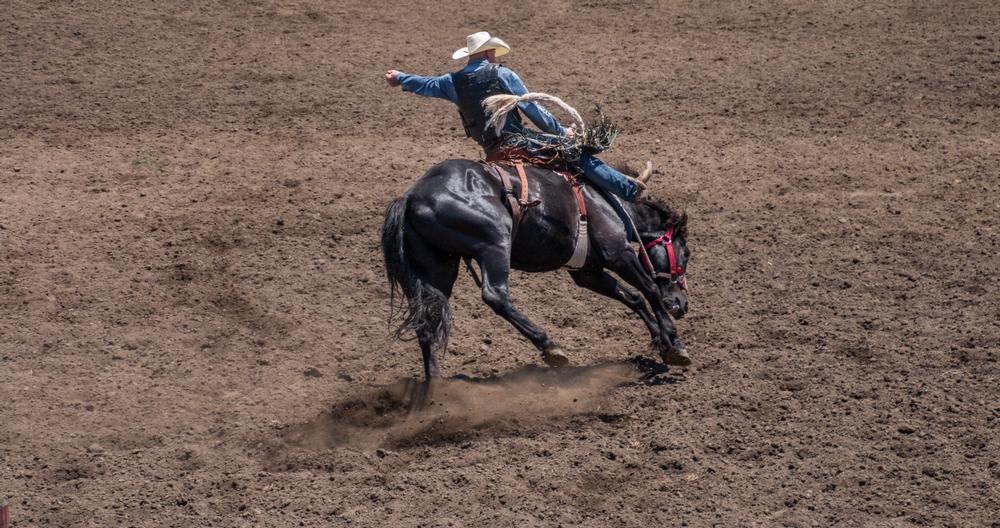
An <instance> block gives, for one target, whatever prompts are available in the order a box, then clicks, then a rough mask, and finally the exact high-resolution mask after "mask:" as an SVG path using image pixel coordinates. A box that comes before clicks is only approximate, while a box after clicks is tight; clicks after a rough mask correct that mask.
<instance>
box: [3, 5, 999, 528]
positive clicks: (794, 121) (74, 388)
mask: <svg viewBox="0 0 1000 528" xmlns="http://www.w3.org/2000/svg"><path fill="white" fill-rule="evenodd" d="M0 11H2V15H0V42H2V46H0V49H2V52H0V53H2V60H0V87H2V97H0V504H4V503H6V504H9V506H10V511H11V520H12V525H13V526H15V527H18V528H20V527H29V526H30V527H34V526H60V527H62V526H122V527H125V526H138V527H154V526H156V527H159V526H212V527H230V526H231V527H237V526H469V527H479V526H511V525H523V526H664V525H665V526H956V527H958V526H961V527H965V526H998V525H1000V454H998V453H1000V388H998V383H997V380H998V378H1000V368H998V362H997V361H998V355H1000V294H998V292H1000V255H998V246H997V244H998V238H1000V225H998V221H997V218H998V216H1000V33H998V32H997V28H998V27H1000V4H997V3H996V2H991V1H988V0H980V1H957V2H941V1H925V2H886V1H868V2H860V1H844V2H832V3H814V2H802V1H797V0H793V1H787V2H731V3H711V2H694V1H677V2H673V1H670V2H666V1H664V2H656V1H643V0H639V1H635V2H623V1H616V0H587V1H582V2H561V1H556V2H548V3H542V4H539V3H536V2H523V1H516V0H515V1H511V2H505V3H470V4H462V5H457V4H456V5H442V4H440V3H436V2H410V1H407V2H396V3H372V2H354V1H350V0H345V1H342V2H320V1H310V0H304V1H287V2H278V1H270V0H254V1H250V2H237V1H208V2H198V3H183V2H149V1H140V2H121V1H104V2H97V1H90V0H83V1H80V0H78V1H74V2H53V1H44V2H33V1H31V2H29V1H24V0H12V1H7V2H6V3H5V4H4V6H3V9H2V10H0ZM479 30H488V31H491V32H493V33H494V34H497V35H500V36H501V37H503V38H504V39H505V40H506V41H507V42H509V43H510V44H511V45H512V47H513V52H512V53H511V54H510V55H508V56H507V57H504V61H505V63H506V64H508V65H509V66H510V67H512V68H513V69H514V70H515V71H517V72H518V73H519V74H520V75H521V77H522V78H523V79H524V80H525V82H526V83H527V85H528V87H529V88H530V89H532V90H537V91H544V92H548V93H552V94H555V95H559V96H561V97H562V98H564V99H566V100H567V101H569V102H570V103H571V104H573V105H575V106H576V107H577V108H580V109H581V110H586V109H588V108H589V107H591V106H592V105H593V104H596V103H599V104H601V105H602V107H603V109H604V110H605V112H606V113H607V114H608V115H609V116H611V117H612V118H614V119H616V120H617V121H618V122H619V123H620V124H621V125H622V126H623V127H624V129H625V132H624V133H623V135H622V136H621V137H620V139H619V140H618V142H617V144H616V146H615V149H614V150H613V151H612V152H609V153H608V154H607V155H606V156H605V157H606V159H608V160H611V161H615V160H618V161H621V160H627V161H631V162H632V163H633V164H636V162H638V161H641V160H644V159H647V158H649V159H652V160H653V162H654V163H655V165H656V167H657V172H656V174H655V176H654V179H653V181H652V186H651V190H652V192H653V194H654V195H657V196H659V197H661V198H665V199H666V200H667V201H668V202H670V203H671V204H672V205H674V206H675V207H678V208H683V209H686V210H687V211H688V213H689V214H690V216H691V223H690V227H691V237H690V246H691V248H692V250H693V251H694V257H693V259H692V261H691V263H690V266H689V280H690V283H691V287H692V298H691V312H690V314H689V316H688V317H687V318H685V319H684V320H682V321H680V322H679V323H678V328H679V331H680V333H681V336H682V338H683V339H684V340H685V342H686V344H687V345H688V348H689V351H690V352H691V354H692V356H693V358H694V364H693V365H692V366H691V367H690V368H687V369H676V368H671V369H669V370H666V369H663V368H661V367H658V366H657V364H656V363H655V362H654V361H652V360H651V359H648V358H646V357H645V356H646V355H647V354H648V350H647V340H648V338H647V336H646V334H645V330H644V328H643V327H642V324H641V323H640V322H639V321H638V320H637V319H636V318H635V317H633V316H631V315H630V314H629V313H628V312H627V310H626V309H625V308H624V307H623V306H620V305H617V304H614V303H613V302H612V301H609V300H606V299H603V298H598V297H597V296H596V295H594V294H591V293H589V292H585V291H582V290H579V289H577V288H575V287H574V286H573V284H572V282H571V281H570V280H569V278H568V277H567V276H566V275H565V274H564V273H554V274H546V275H528V274H520V273H516V274H514V276H513V278H512V291H513V295H514V300H515V302H516V303H517V305H518V306H519V307H520V308H521V309H523V310H524V311H525V312H526V313H527V314H528V315H529V316H530V317H532V318H533V319H534V320H535V321H536V322H538V323H540V324H542V325H543V326H544V327H545V328H547V329H548V330H549V332H550V334H551V335H552V337H553V338H554V339H555V340H557V341H558V342H559V343H560V344H561V345H562V346H563V347H564V348H565V349H566V350H567V352H568V353H569V354H570V356H571V358H572V360H573V363H574V365H575V366H574V367H573V368H571V369H568V370H564V371H552V370H548V369H545V368H543V367H541V366H540V364H541V363H540V358H539V357H538V355H537V354H536V353H535V352H534V350H533V349H532V348H531V346H530V345H529V344H528V343H527V342H526V341H524V340H523V339H521V338H520V337H519V336H517V335H516V333H515V331H514V330H513V329H512V328H511V327H509V325H507V324H506V323H504V322H503V321H502V320H500V319H499V318H498V317H496V316H495V315H494V314H493V313H492V312H491V311H490V310H489V309H488V308H487V307H486V306H484V305H483V304H482V302H481V301H480V299H479V293H478V292H477V291H476V289H475V287H474V285H473V283H472V281H471V280H470V279H469V278H468V277H466V276H462V277H461V278H460V279H459V284H458V286H457V289H456V293H455V295H454V298H453V300H452V302H453V307H454V311H455V326H454V332H453V338H452V342H451V345H450V348H449V352H448V353H447V354H445V355H444V356H443V357H442V358H441V359H442V367H443V369H444V372H445V374H446V375H448V376H452V377H453V378H452V379H450V380H449V381H448V382H446V383H444V384H442V385H441V386H439V387H435V388H434V391H433V392H432V393H431V394H426V393H425V392H423V390H422V388H421V386H419V385H417V384H415V383H414V382H413V380H414V379H416V378H417V377H418V376H419V375H420V354H419V351H418V350H417V348H416V346H415V345H414V344H413V343H394V342H392V341H391V340H390V339H389V331H388V328H387V325H386V319H387V315H388V296H389V292H388V285H387V283H386V281H385V280H384V278H383V271H382V263H381V255H380V252H379V249H378V230H379V227H380V225H381V220H382V212H383V208H384V207H385V205H386V204H387V203H388V202H389V201H390V200H391V199H392V198H394V197H395V196H398V195H399V194H400V193H401V192H403V191H404V190H405V189H406V188H407V186H409V185H410V184H411V183H412V182H413V181H414V180H415V179H416V178H418V177H419V176H420V175H421V174H423V172H424V171H425V170H426V169H427V168H429V167H430V166H431V165H433V164H434V163H435V162H437V161H439V160H443V159H447V158H450V157H465V158H477V157H479V152H478V150H477V147H476V146H475V145H474V144H473V143H472V142H471V141H470V140H466V139H465V138H463V137H462V136H463V134H462V132H461V126H460V124H459V121H458V116H457V113H456V111H455V109H454V108H453V106H451V105H450V104H449V103H447V102H444V101H440V100H430V99H422V98H418V97H416V96H414V95H411V94H403V93H400V92H398V90H393V89H390V88H389V87H387V86H386V85H385V83H384V81H383V79H382V73H383V72H384V71H385V70H387V69H389V68H396V69H399V70H403V71H407V72H413V73H422V74H432V73H433V74H436V73H443V72H446V71H450V70H451V69H455V68H457V64H456V63H455V62H453V61H451V60H450V58H449V57H450V55H451V52H452V51H453V50H454V49H455V48H458V47H461V46H462V45H463V43H464V37H465V35H466V34H468V33H471V32H473V31H479ZM637 358H638V359H637ZM414 402H430V404H429V405H428V407H427V408H426V410H424V411H421V412H417V413H414V412H412V408H413V406H414Z"/></svg>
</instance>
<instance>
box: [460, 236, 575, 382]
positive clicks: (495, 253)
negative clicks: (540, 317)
mask: <svg viewBox="0 0 1000 528" xmlns="http://www.w3.org/2000/svg"><path fill="white" fill-rule="evenodd" d="M476 262H478V263H479V270H480V271H481V272H482V274H483V290H482V293H483V302H485V303H486V304H487V305H488V306H489V307H490V308H492V309H493V311H494V312H496V314H497V315H499V316H500V317H503V318H504V319H506V320H507V322H509V323H510V324H512V325H514V328H517V330H518V331H519V332H521V334H523V335H524V337H527V338H528V340H529V341H531V343H532V344H533V345H535V348H537V349H538V350H539V351H540V352H541V353H542V359H543V360H544V361H545V363H546V364H548V365H549V366H553V367H562V366H565V365H568V364H569V358H568V357H566V354H564V353H563V351H562V349H560V348H559V347H558V346H557V345H556V344H555V342H553V341H552V340H551V339H549V336H548V334H546V333H545V330H542V328H541V327H539V326H538V325H536V324H535V323H533V322H531V320H530V319H528V318H527V317H526V316H525V315H524V314H523V313H521V312H520V311H518V309H517V308H514V304H513V303H512V302H511V301H510V291H509V290H508V288H507V279H508V277H509V276H510V257H509V255H508V254H507V252H506V251H504V249H503V248H502V247H494V248H491V249H489V250H487V251H485V252H483V253H482V254H481V255H479V256H478V257H476Z"/></svg>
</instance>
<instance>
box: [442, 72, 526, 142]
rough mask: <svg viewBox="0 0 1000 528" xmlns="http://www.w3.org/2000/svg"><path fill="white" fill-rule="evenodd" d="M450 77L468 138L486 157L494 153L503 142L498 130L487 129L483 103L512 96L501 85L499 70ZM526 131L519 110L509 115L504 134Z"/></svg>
mask: <svg viewBox="0 0 1000 528" xmlns="http://www.w3.org/2000/svg"><path fill="white" fill-rule="evenodd" d="M451 76H452V82H453V83H454V85H455V93H456V94H457V95H458V114H459V115H460V116H461V117H462V126H463V127H465V135H466V136H468V137H470V138H472V139H474V140H476V143H479V145H480V146H481V147H483V150H485V151H486V153H487V154H489V153H491V152H493V151H494V150H495V149H496V148H497V147H498V146H499V145H500V142H501V140H502V139H503V138H502V136H498V135H497V133H496V130H494V129H492V128H491V129H489V130H487V129H486V121H487V120H488V118H487V116H486V111H485V110H483V101H484V100H485V99H486V98H487V97H489V96H491V95H497V94H510V92H509V91H507V90H506V89H505V88H504V86H503V83H502V82H501V81H500V66H499V65H497V64H489V65H487V66H486V67H484V68H479V69H478V70H476V71H472V72H462V71H460V72H455V73H452V74H451ZM523 128H524V124H523V122H522V121H521V114H520V113H519V112H518V111H517V109H514V110H513V111H512V112H510V113H509V114H507V125H506V126H505V127H504V131H505V132H511V131H516V130H521V129H523Z"/></svg>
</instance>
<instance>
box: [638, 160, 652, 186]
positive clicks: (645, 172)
mask: <svg viewBox="0 0 1000 528" xmlns="http://www.w3.org/2000/svg"><path fill="white" fill-rule="evenodd" d="M652 175H653V162H652V161H646V166H645V167H644V168H643V169H642V172H640V173H639V176H637V177H636V178H635V179H637V180H639V181H640V182H642V184H643V187H645V184H646V182H647V181H649V178H650V177H651V176H652Z"/></svg>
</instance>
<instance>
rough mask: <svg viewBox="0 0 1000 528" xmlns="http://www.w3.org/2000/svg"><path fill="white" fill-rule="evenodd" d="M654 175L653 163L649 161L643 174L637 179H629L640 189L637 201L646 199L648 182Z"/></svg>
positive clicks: (636, 196) (637, 176)
mask: <svg viewBox="0 0 1000 528" xmlns="http://www.w3.org/2000/svg"><path fill="white" fill-rule="evenodd" d="M652 175H653V162H652V161H647V162H646V166H645V167H643V169H642V172H640V173H639V174H637V175H636V177H635V178H629V179H630V180H632V181H633V182H635V185H636V186H637V187H639V192H638V193H637V194H636V195H635V200H636V201H638V200H642V199H643V198H645V197H646V182H647V181H649V178H650V177H651V176H652Z"/></svg>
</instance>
